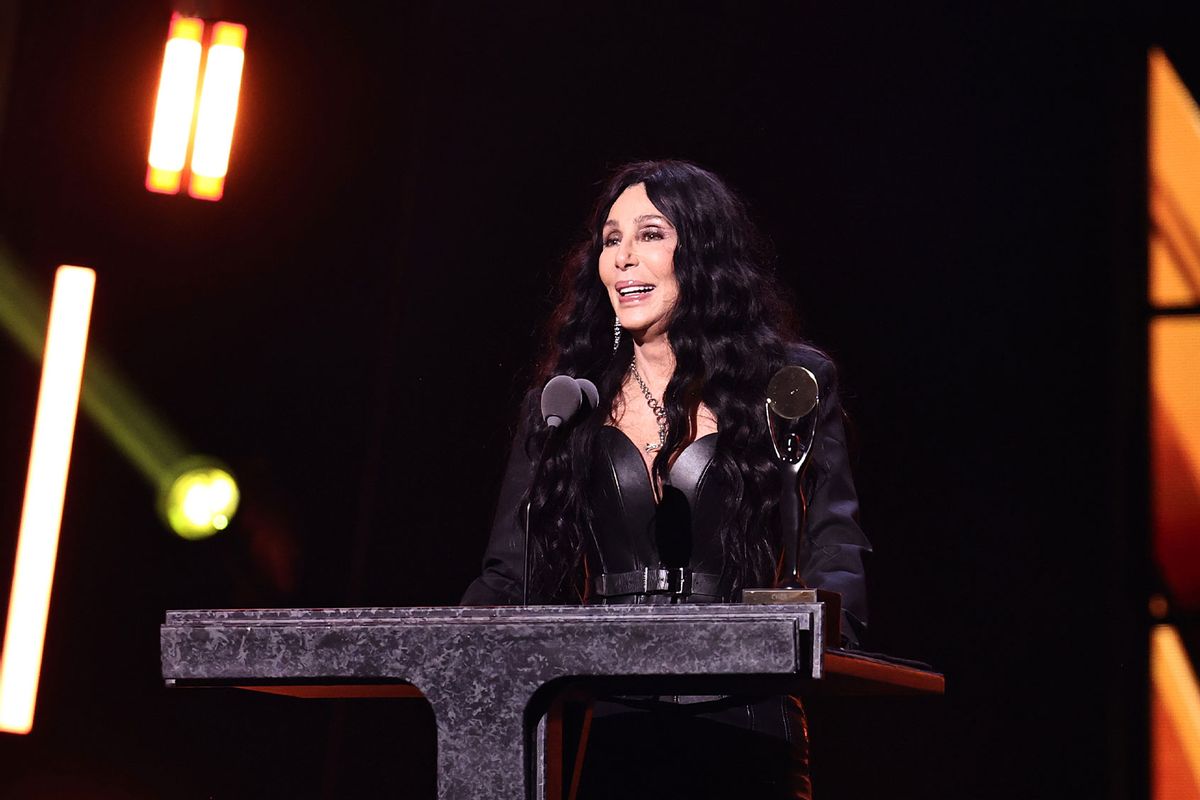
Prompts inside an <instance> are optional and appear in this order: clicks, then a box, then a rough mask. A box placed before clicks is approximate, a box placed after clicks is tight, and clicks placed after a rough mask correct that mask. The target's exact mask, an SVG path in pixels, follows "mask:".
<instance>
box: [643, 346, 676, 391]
mask: <svg viewBox="0 0 1200 800" xmlns="http://www.w3.org/2000/svg"><path fill="white" fill-rule="evenodd" d="M633 363H634V364H635V365H636V366H637V369H638V373H639V374H640V375H641V376H642V380H644V381H645V382H646V384H647V386H649V387H650V390H651V391H652V392H653V393H654V394H655V395H656V396H658V397H662V394H663V392H664V391H665V390H666V388H667V384H668V383H669V382H670V380H671V376H672V375H673V374H675V351H674V350H672V349H671V343H670V342H668V341H667V337H666V336H656V337H654V338H653V339H645V340H643V341H640V342H639V341H637V339H634V342H633Z"/></svg>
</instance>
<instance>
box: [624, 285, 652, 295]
mask: <svg viewBox="0 0 1200 800" xmlns="http://www.w3.org/2000/svg"><path fill="white" fill-rule="evenodd" d="M653 291H654V287H653V286H652V285H651V284H649V283H631V284H627V285H625V286H621V285H618V286H617V294H619V295H620V296H621V297H638V296H640V295H644V294H649V293H650V292H653Z"/></svg>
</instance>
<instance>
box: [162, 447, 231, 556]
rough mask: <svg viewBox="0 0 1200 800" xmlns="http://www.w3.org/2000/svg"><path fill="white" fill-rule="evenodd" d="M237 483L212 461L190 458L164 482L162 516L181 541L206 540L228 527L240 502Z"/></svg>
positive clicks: (226, 471) (227, 472)
mask: <svg viewBox="0 0 1200 800" xmlns="http://www.w3.org/2000/svg"><path fill="white" fill-rule="evenodd" d="M240 496H241V495H240V493H239V491H238V486H237V481H235V480H234V479H233V476H232V475H230V474H229V471H228V470H226V469H225V468H224V467H222V466H219V465H218V464H216V463H215V461H213V460H212V459H205V458H203V457H194V458H192V459H189V460H188V463H186V464H184V465H181V466H180V467H179V468H178V469H177V471H176V474H175V476H174V477H173V478H172V479H171V480H169V481H167V482H166V483H164V487H163V494H162V498H161V501H160V502H161V504H162V510H163V515H164V516H165V517H166V520H167V524H168V525H170V526H171V530H173V531H175V533H177V534H178V535H179V536H180V537H182V538H184V539H193V540H194V539H206V538H208V537H209V536H212V535H213V534H215V533H216V532H217V531H221V530H224V529H225V528H226V527H228V525H229V520H230V519H232V518H233V515H234V512H236V511H237V505H238V500H239V499H240Z"/></svg>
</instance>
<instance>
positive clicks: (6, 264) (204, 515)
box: [0, 242, 238, 539]
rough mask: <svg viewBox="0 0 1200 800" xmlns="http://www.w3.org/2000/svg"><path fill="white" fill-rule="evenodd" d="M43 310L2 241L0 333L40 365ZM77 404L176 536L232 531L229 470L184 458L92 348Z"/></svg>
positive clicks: (164, 427)
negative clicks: (147, 488) (154, 496)
mask: <svg viewBox="0 0 1200 800" xmlns="http://www.w3.org/2000/svg"><path fill="white" fill-rule="evenodd" d="M46 305H47V304H46V302H45V298H44V297H42V296H41V294H40V293H39V292H38V291H37V290H36V289H35V288H34V287H33V286H31V285H30V284H29V283H28V282H27V281H26V280H25V279H24V278H23V277H22V276H21V274H20V270H19V269H18V268H17V263H16V259H15V258H13V256H12V254H11V253H10V252H9V251H8V249H7V248H6V247H5V246H4V244H3V242H0V330H2V331H4V332H5V333H7V334H8V335H9V336H11V337H12V338H13V340H14V341H15V342H16V343H17V345H18V346H19V347H20V348H21V349H22V350H24V351H25V353H26V354H27V355H28V356H29V357H30V358H33V359H38V360H40V359H41V356H42V350H43V349H44V346H45V330H46V311H45V309H46ZM79 402H80V408H81V409H82V410H83V412H84V413H85V414H86V415H87V416H88V417H90V418H91V420H92V422H93V423H95V424H96V426H97V427H98V428H99V429H100V430H101V431H102V432H103V433H104V434H105V435H107V436H108V438H109V440H110V441H111V442H112V443H113V444H114V445H115V446H116V448H117V450H118V451H119V452H120V453H121V454H122V455H124V456H125V457H126V458H127V459H129V462H130V463H131V464H132V465H133V466H134V467H135V468H136V469H137V471H138V472H140V473H141V474H142V476H143V477H144V478H145V479H146V480H147V481H148V482H149V483H150V485H151V486H152V487H154V489H155V490H156V491H157V493H158V503H159V510H160V511H161V512H162V516H163V519H164V520H165V521H166V522H167V524H168V525H169V526H170V528H171V529H172V530H173V531H174V532H175V533H177V534H179V535H180V536H182V537H183V538H185V539H204V538H206V537H208V536H211V535H213V534H214V533H216V532H217V531H219V530H222V529H224V528H225V527H226V526H228V525H229V521H230V520H231V519H232V518H233V514H234V512H235V511H236V510H237V504H238V489H237V484H236V483H235V482H234V480H233V478H232V477H231V476H230V474H229V472H228V470H226V469H224V468H223V467H222V466H221V464H220V462H219V461H217V460H216V459H214V458H209V457H206V456H188V452H189V450H190V448H188V447H187V445H186V444H185V443H184V441H183V439H182V438H181V437H180V436H179V435H178V434H177V433H176V432H175V431H174V430H173V429H172V428H171V426H169V425H168V424H167V423H166V421H164V420H163V419H162V418H161V417H159V415H158V414H157V413H155V411H154V409H152V408H151V407H150V406H149V404H148V403H146V401H145V400H143V399H142V398H141V397H140V396H138V394H137V392H136V391H135V390H134V389H133V387H132V384H131V383H130V382H129V381H128V380H126V379H124V378H122V377H121V375H120V374H119V373H118V372H117V370H116V369H115V368H114V367H113V366H112V365H110V364H109V363H108V360H107V359H106V358H105V357H104V355H103V354H102V353H100V352H97V350H96V348H91V349H90V350H89V352H88V359H87V366H86V367H85V370H84V375H83V390H82V394H81V397H80V401H79ZM173 509H174V510H173ZM185 509H186V510H185Z"/></svg>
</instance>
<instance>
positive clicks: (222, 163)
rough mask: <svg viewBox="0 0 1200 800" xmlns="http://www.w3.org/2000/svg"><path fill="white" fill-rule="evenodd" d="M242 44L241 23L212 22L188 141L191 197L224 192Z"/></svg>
mask: <svg viewBox="0 0 1200 800" xmlns="http://www.w3.org/2000/svg"><path fill="white" fill-rule="evenodd" d="M245 45H246V27H245V26H244V25H235V24H233V23H231V22H218V23H217V24H215V25H213V28H212V40H211V42H210V43H209V45H208V61H207V63H206V64H205V67H204V85H203V86H202V87H201V89H200V111H199V113H198V115H197V117H196V139H195V143H194V144H193V145H192V175H191V179H190V181H189V182H188V194H190V195H191V196H192V197H196V198H200V199H202V200H220V199H221V195H222V194H224V192H225V173H226V172H227V171H228V169H229V150H230V148H231V147H232V146H233V123H234V121H235V120H236V119H237V107H238V95H239V94H240V93H241V88H242V65H243V64H244V63H245V60H246V52H245Z"/></svg>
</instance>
